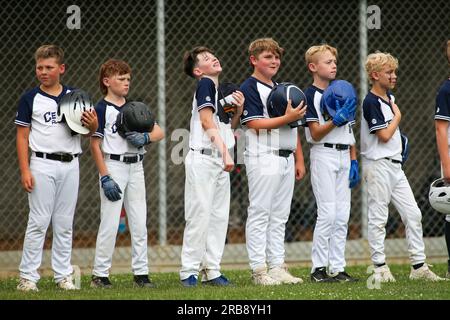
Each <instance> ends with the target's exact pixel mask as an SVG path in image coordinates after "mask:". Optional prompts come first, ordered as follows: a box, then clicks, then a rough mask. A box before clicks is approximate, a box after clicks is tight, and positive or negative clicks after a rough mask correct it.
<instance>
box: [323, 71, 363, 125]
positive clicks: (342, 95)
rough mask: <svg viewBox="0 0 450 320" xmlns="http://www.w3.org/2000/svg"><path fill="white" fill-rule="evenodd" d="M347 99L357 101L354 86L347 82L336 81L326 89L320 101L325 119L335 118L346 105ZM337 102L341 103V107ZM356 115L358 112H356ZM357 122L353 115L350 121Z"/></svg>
mask: <svg viewBox="0 0 450 320" xmlns="http://www.w3.org/2000/svg"><path fill="white" fill-rule="evenodd" d="M347 99H355V103H356V101H357V97H356V90H355V88H354V87H353V86H352V84H351V83H350V82H348V81H345V80H334V81H333V82H331V84H330V85H329V86H328V88H326V89H325V91H324V92H323V95H322V99H321V100H320V111H321V112H322V115H324V117H325V118H327V116H330V117H331V118H333V117H334V116H335V114H336V111H338V109H339V107H341V108H342V106H343V105H344V104H345V101H346V100H347ZM336 100H337V101H339V107H337V106H336ZM355 113H356V112H355ZM353 120H355V114H353V115H352V117H351V118H350V121H353Z"/></svg>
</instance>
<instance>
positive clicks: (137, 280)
mask: <svg viewBox="0 0 450 320" xmlns="http://www.w3.org/2000/svg"><path fill="white" fill-rule="evenodd" d="M133 285H134V286H135V287H139V288H156V286H155V284H154V283H153V282H151V280H150V279H149V278H148V275H146V274H144V275H135V276H134V277H133Z"/></svg>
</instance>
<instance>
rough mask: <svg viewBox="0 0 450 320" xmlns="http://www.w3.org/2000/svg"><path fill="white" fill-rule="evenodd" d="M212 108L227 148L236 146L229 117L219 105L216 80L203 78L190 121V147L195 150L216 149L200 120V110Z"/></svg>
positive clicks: (196, 92) (196, 94) (198, 85)
mask: <svg viewBox="0 0 450 320" xmlns="http://www.w3.org/2000/svg"><path fill="white" fill-rule="evenodd" d="M203 108H211V109H212V110H213V112H214V114H213V119H214V122H215V123H216V125H217V128H218V130H219V133H220V136H221V138H222V140H223V141H224V143H225V144H226V146H227V148H228V149H230V148H232V147H233V146H234V143H235V140H234V135H233V131H232V130H231V124H230V122H229V119H228V117H224V116H222V115H221V111H223V109H220V108H221V107H220V106H219V105H218V92H217V89H216V85H215V84H214V81H213V80H211V79H209V78H202V79H200V80H199V81H198V82H197V89H196V91H195V95H194V98H193V100H192V116H191V122H190V129H191V133H190V135H189V147H190V148H192V149H194V150H201V149H215V148H216V147H215V145H214V143H212V142H211V139H210V137H209V136H208V134H207V133H206V131H205V130H204V129H203V126H202V123H201V120H200V113H199V112H200V110H202V109H203Z"/></svg>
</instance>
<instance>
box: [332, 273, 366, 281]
mask: <svg viewBox="0 0 450 320" xmlns="http://www.w3.org/2000/svg"><path fill="white" fill-rule="evenodd" d="M331 277H333V278H334V279H336V280H338V281H339V282H357V281H359V279H357V278H353V277H352V276H351V275H349V274H348V273H347V272H345V271H341V272H336V273H334V274H332V275H331Z"/></svg>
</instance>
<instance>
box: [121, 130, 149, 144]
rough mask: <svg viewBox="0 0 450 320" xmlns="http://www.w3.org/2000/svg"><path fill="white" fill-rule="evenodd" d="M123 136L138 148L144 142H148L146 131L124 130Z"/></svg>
mask: <svg viewBox="0 0 450 320" xmlns="http://www.w3.org/2000/svg"><path fill="white" fill-rule="evenodd" d="M125 136H126V138H127V140H128V142H129V143H131V144H132V145H133V146H135V147H137V148H140V147H142V146H144V145H146V144H150V142H151V141H150V135H149V134H148V132H143V133H141V132H136V131H130V132H125Z"/></svg>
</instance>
